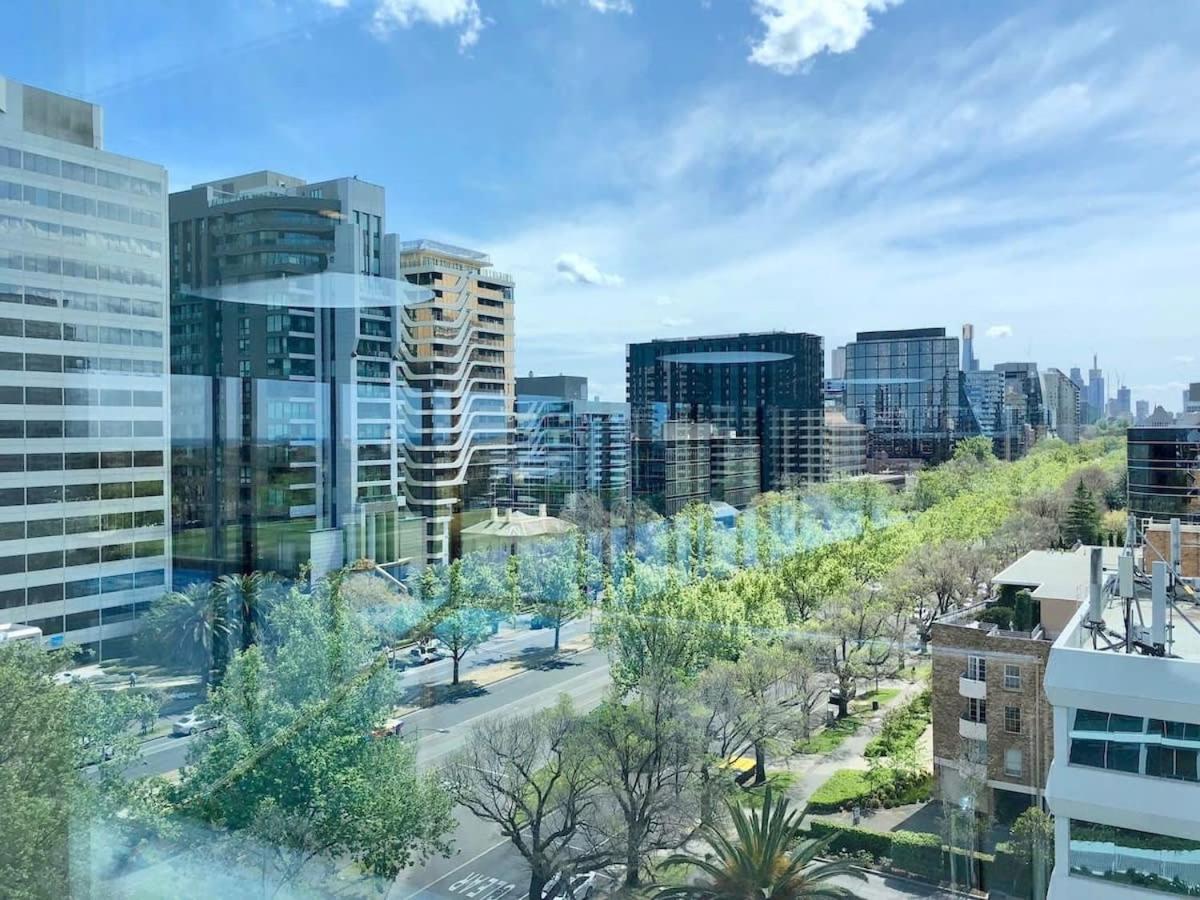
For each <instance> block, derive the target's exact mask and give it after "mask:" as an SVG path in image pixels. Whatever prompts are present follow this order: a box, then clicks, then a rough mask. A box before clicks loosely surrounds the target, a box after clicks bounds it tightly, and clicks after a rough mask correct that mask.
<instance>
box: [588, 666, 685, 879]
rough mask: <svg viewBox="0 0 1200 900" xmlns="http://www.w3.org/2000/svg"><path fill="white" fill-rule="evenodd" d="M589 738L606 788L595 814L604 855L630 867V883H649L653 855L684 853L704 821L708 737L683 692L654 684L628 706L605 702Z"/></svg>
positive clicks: (664, 681) (659, 681)
mask: <svg viewBox="0 0 1200 900" xmlns="http://www.w3.org/2000/svg"><path fill="white" fill-rule="evenodd" d="M588 723H589V727H588V730H587V736H586V740H587V742H588V746H589V747H590V749H591V753H592V765H594V766H595V771H596V775H597V777H598V779H599V780H600V784H601V797H600V798H598V800H597V806H596V811H595V813H594V814H593V816H592V820H593V826H594V827H593V829H591V830H590V833H589V835H588V837H589V838H591V839H592V843H590V844H588V845H586V846H585V848H584V849H585V851H586V852H589V853H590V854H592V855H593V856H596V855H597V854H598V853H599V852H600V851H601V850H602V848H609V851H608V852H609V854H610V856H609V858H608V859H606V860H601V861H602V862H610V863H611V862H615V863H620V864H623V865H624V867H625V884H626V885H627V886H628V887H637V886H638V885H640V884H641V874H642V870H643V868H644V867H645V865H646V861H647V859H648V858H649V856H650V854H652V853H654V852H656V851H659V850H669V849H675V848H677V847H679V846H680V845H681V844H682V843H683V841H684V840H686V838H687V836H688V834H689V833H690V832H691V830H692V827H693V824H694V822H695V820H696V813H697V803H696V801H697V797H696V790H695V788H696V778H695V774H696V766H697V763H698V761H699V759H700V754H701V749H702V748H701V742H700V732H699V729H698V728H697V727H696V723H695V721H694V720H693V718H692V717H691V716H690V715H688V710H687V705H686V698H685V696H684V694H683V692H682V691H681V689H680V686H679V685H678V684H677V683H675V682H674V681H672V680H670V679H668V678H653V679H648V680H646V681H644V682H643V683H642V684H640V685H639V686H638V690H637V693H636V695H635V696H634V697H633V698H632V699H631V700H630V701H629V702H628V703H621V702H620V701H619V700H617V699H615V698H612V699H609V700H607V701H605V702H604V703H603V704H602V705H601V706H600V707H599V708H598V709H597V710H596V711H595V712H594V713H593V714H592V716H591V717H590V718H589V720H588Z"/></svg>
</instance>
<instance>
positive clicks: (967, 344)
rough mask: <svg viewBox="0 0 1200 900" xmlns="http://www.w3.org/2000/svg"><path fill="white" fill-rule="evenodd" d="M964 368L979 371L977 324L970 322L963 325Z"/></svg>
mask: <svg viewBox="0 0 1200 900" xmlns="http://www.w3.org/2000/svg"><path fill="white" fill-rule="evenodd" d="M962 370H963V371H964V372H978V371H979V360H977V359H976V358H975V326H974V325H972V324H970V323H969V322H968V323H967V324H966V325H964V326H963V327H962Z"/></svg>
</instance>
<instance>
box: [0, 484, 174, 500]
mask: <svg viewBox="0 0 1200 900" xmlns="http://www.w3.org/2000/svg"><path fill="white" fill-rule="evenodd" d="M162 493H163V483H162V482H161V481H106V482H103V483H101V484H94V483H93V484H45V485H39V486H36V487H11V488H0V506H38V505H40V504H42V503H86V502H88V501H92V500H128V499H130V498H133V497H161V496H162Z"/></svg>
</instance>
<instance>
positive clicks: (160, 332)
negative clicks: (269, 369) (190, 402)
mask: <svg viewBox="0 0 1200 900" xmlns="http://www.w3.org/2000/svg"><path fill="white" fill-rule="evenodd" d="M166 198H167V177H166V172H165V170H164V169H163V168H162V167H161V166H158V165H153V164H151V163H147V162H142V161H140V160H135V159H129V158H127V157H123V156H118V155H116V154H113V153H109V152H106V151H105V150H104V149H103V116H102V113H101V110H100V108H99V107H97V106H94V105H93V104H90V103H86V102H84V101H81V100H76V99H72V98H69V97H63V96H59V95H57V94H52V93H50V92H48V91H44V90H40V89H38V88H35V87H30V86H28V85H22V84H18V83H16V82H14V81H11V80H6V79H4V78H0V624H5V623H18V622H19V623H27V624H30V625H34V626H37V627H38V628H40V629H41V630H42V632H43V634H44V635H45V636H46V638H47V642H48V643H49V644H50V645H51V646H54V645H58V644H63V643H72V644H79V645H82V646H83V647H84V648H85V649H87V650H89V651H92V652H93V653H94V654H95V655H96V656H97V657H110V656H114V655H123V654H124V653H126V652H128V645H129V636H130V635H131V634H132V632H133V629H134V627H135V624H136V619H137V617H138V615H140V614H141V613H142V612H143V611H144V610H145V609H146V608H147V606H148V604H149V602H150V601H151V600H152V599H154V598H155V597H157V596H158V595H160V594H161V593H162V592H163V590H164V586H165V585H166V584H168V583H169V571H168V570H169V568H170V563H169V555H168V553H167V539H168V530H167V529H168V516H169V504H168V500H167V468H166V466H167V455H168V449H169V444H168V439H169V436H168V434H167V423H166V415H165V413H166V410H167V408H168V402H169V397H168V385H167V380H166V373H167V370H168V366H167V344H168V341H167V338H166V335H165V332H166V330H167V312H166V310H167V304H166V283H167V253H166V240H167V233H166Z"/></svg>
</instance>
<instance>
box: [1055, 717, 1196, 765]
mask: <svg viewBox="0 0 1200 900" xmlns="http://www.w3.org/2000/svg"><path fill="white" fill-rule="evenodd" d="M1198 756H1200V725H1198V724H1194V723H1191V722H1171V721H1167V720H1164V719H1146V718H1143V717H1141V716H1129V715H1120V714H1117V713H1106V712H1100V711H1097V710H1090V709H1081V710H1078V711H1077V712H1076V713H1075V726H1074V728H1073V729H1072V730H1071V750H1070V757H1069V759H1070V761H1071V763H1073V764H1075V765H1080V766H1089V767H1091V768H1097V769H1113V770H1115V771H1119V772H1129V773H1132V774H1140V775H1150V776H1153V777H1155V778H1170V779H1174V780H1178V781H1198V780H1200V771H1198Z"/></svg>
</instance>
